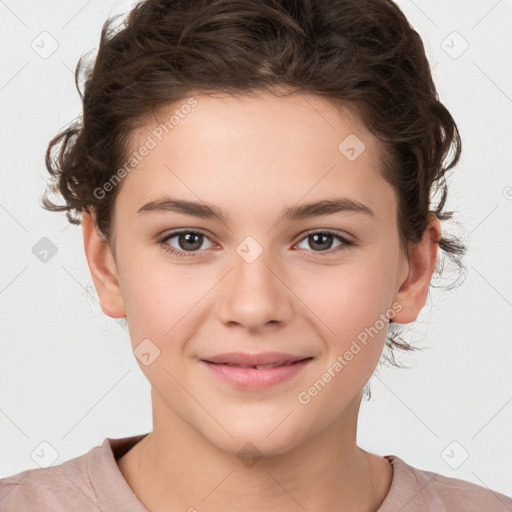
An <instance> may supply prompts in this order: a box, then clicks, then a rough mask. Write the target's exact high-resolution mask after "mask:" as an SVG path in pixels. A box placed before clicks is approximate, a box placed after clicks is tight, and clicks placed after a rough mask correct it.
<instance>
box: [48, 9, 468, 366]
mask: <svg viewBox="0 0 512 512" xmlns="http://www.w3.org/2000/svg"><path fill="white" fill-rule="evenodd" d="M117 18H118V16H114V17H112V18H110V19H108V20H107V21H106V22H105V24H104V25H103V29H102V32H101V40H100V45H99V49H98V52H97V56H96V59H95V62H94V66H89V67H87V69H86V70H85V87H84V93H83V94H82V93H81V91H80V86H79V80H80V77H81V74H82V72H83V71H84V68H83V64H84V58H83V56H82V57H81V58H80V59H79V61H78V64H77V67H76V72H75V80H76V87H77V89H78V92H79V94H80V97H81V99H82V102H83V115H82V116H81V118H77V119H75V120H74V121H73V122H72V123H70V125H69V126H68V127H67V128H65V129H64V130H63V131H62V132H61V133H59V134H58V135H56V136H55V137H54V138H53V139H52V140H51V142H50V143H49V146H48V149H47V152H46V167H47V169H48V172H49V173H50V175H51V178H52V179H51V182H50V183H49V185H48V189H47V190H46V192H45V194H44V196H43V198H42V206H43V208H45V209H47V210H51V211H66V215H67V218H68V220H69V221H70V222H71V223H72V224H80V221H81V215H82V212H83V211H87V212H89V213H91V212H94V214H95V222H96V226H97V229H98V231H99V233H100V234H101V235H102V236H103V238H104V240H105V241H106V242H107V243H109V244H110V245H111V247H112V244H113V240H112V238H113V232H112V213H113V209H114V205H115V200H116V197H117V194H118V193H119V190H120V188H121V187H120V186H118V187H111V190H109V193H108V194H106V195H105V197H103V196H101V197H98V194H96V193H95V190H97V189H98V188H99V187H103V186H104V184H105V183H106V182H107V181H108V180H109V179H111V178H112V176H113V175H114V174H115V172H116V170H117V169H119V168H120V167H121V166H122V163H123V161H125V160H126V155H127V153H128V148H129V145H130V136H131V135H132V134H133V133H134V130H136V129H137V128H138V127H139V126H141V125H142V123H143V121H144V120H145V119H147V117H148V115H152V114H156V113H157V112H158V111H159V109H160V108H164V107H165V106H166V105H169V104H172V103H175V102H177V101H180V100H183V99H184V98H186V97H187V96H188V95H190V94H191V92H194V91H201V92H206V93H207V91H213V92H227V93H229V94H232V95H236V94H239V93H240V94H244V93H245V94H246V93H250V92H254V91H256V92H257V91H270V92H275V90H277V89H278V88H280V87H285V88H288V89H290V90H293V91H298V92H307V93H314V94H317V95H320V96H322V97H324V98H326V99H328V100H329V101H330V102H331V103H332V104H333V105H338V106H340V105H345V106H348V107H353V108H354V109H355V110H356V112H357V113H358V114H359V116H360V118H361V120H362V121H363V123H364V124H365V126H366V127H367V128H368V129H369V130H370V131H371V133H372V134H373V135H374V136H375V137H377V138H378V139H379V140H380V141H382V142H383V143H384V147H385V158H384V159H383V162H382V164H383V165H382V167H383V169H382V173H383V176H384V177H385V179H386V180H387V181H388V182H389V183H390V184H391V185H392V186H393V187H395V189H396V191H397V192H398V197H399V201H398V214H397V217H398V218H397V225H398V230H399V234H400V240H401V244H402V247H403V249H404V250H405V251H406V254H408V248H409V244H410V243H412V244H414V243H417V242H419V241H420V240H421V238H422V235H423V233H424V231H425V229H426V226H427V223H428V217H429V213H430V212H433V213H435V215H436V216H437V217H438V218H439V219H440V220H447V219H451V218H452V216H453V212H446V211H443V208H444V206H445V203H446V199H447V184H446V180H445V174H446V172H447V171H448V170H449V169H451V168H452V167H453V166H454V165H455V164H456V163H457V161H458V160H459V156H460V150H461V141H460V136H459V132H458V130H457V126H456V124H455V121H454V120H453V118H452V116H451V115H450V113H449V112H448V110H447V109H446V108H445V106H444V105H443V104H442V103H441V102H440V101H439V97H438V94H437V91H436V88H435V85H434V83H433V79H432V76H431V70H430V66H429V63H428V60H427V57H426V55H425V50H424V47H423V43H422V41H421V38H420V36H419V35H418V33H417V32H416V31H415V30H414V29H413V28H412V27H411V25H410V24H409V22H408V21H407V19H406V17H405V16H404V14H403V13H402V12H401V10H400V9H399V8H398V7H397V6H396V5H395V4H394V3H393V2H392V1H391V0H294V1H289V0H186V1H185V0H146V1H143V2H140V3H138V4H137V5H136V6H135V7H134V8H133V9H132V11H130V13H129V15H128V16H127V18H126V19H125V20H124V26H123V27H122V28H121V29H119V27H117V28H116V27H115V23H114V21H115V20H116V19H117ZM439 192H440V199H439V201H438V204H437V206H436V207H435V208H434V209H432V210H431V209H430V208H431V202H432V201H433V197H434V196H435V194H437V193H439ZM49 193H57V194H60V195H61V196H62V197H63V198H64V200H65V204H64V205H58V204H55V203H54V202H52V201H51V200H50V199H49V197H48V194H49ZM72 214H74V215H72ZM437 243H438V244H439V247H440V248H441V249H442V250H443V251H444V253H445V255H447V256H449V258H450V259H451V260H452V262H455V264H456V266H457V268H458V270H459V271H461V272H462V273H464V266H463V265H462V262H461V257H462V256H463V254H464V253H465V252H466V247H465V245H464V244H463V243H462V242H461V241H460V240H459V239H458V238H456V237H450V236H447V235H445V234H443V236H442V237H441V238H440V239H439V240H438V241H437ZM443 262H444V256H443V259H442V261H438V266H437V268H436V272H437V275H440V269H441V270H442V266H443ZM431 286H432V284H431ZM402 328H403V326H401V325H400V324H396V323H392V324H390V326H389V329H388V337H387V340H386V347H387V349H388V351H387V353H386V354H385V359H386V360H387V361H390V362H391V363H392V364H394V365H395V366H400V365H399V364H397V363H396V361H395V358H394V352H393V349H395V348H397V349H403V350H413V349H416V348H417V347H414V346H412V345H411V344H409V343H407V342H406V341H405V340H404V339H403V337H402V334H403V332H404V331H403V329H402Z"/></svg>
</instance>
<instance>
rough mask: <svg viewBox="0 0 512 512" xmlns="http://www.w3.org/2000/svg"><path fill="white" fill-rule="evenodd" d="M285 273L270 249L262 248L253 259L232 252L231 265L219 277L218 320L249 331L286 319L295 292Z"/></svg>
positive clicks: (278, 323)
mask: <svg viewBox="0 0 512 512" xmlns="http://www.w3.org/2000/svg"><path fill="white" fill-rule="evenodd" d="M286 274H287V273H286V271H285V270H283V268H282V265H280V264H279V262H278V261H277V260H276V259H275V258H273V257H272V254H271V251H267V250H263V251H262V252H261V254H259V255H258V256H257V257H256V259H254V260H253V259H252V258H247V257H246V256H245V255H244V253H243V252H240V253H238V252H235V254H234V256H233V269H232V271H231V272H230V273H229V274H228V275H227V276H226V278H225V279H223V281H222V283H223V284H222V289H221V293H222V298H221V299H220V305H219V310H218V314H219V317H220V319H221V321H222V322H223V323H224V324H226V325H239V326H242V327H244V328H245V329H247V330H248V331H251V332H256V331H259V330H261V329H268V328H270V327H272V328H275V327H278V326H279V325H283V324H286V323H287V322H289V321H290V319H291V318H292V315H293V303H292V298H293V296H294V295H293V292H292V291H291V289H290V287H289V285H288V284H287V280H288V279H287V276H286Z"/></svg>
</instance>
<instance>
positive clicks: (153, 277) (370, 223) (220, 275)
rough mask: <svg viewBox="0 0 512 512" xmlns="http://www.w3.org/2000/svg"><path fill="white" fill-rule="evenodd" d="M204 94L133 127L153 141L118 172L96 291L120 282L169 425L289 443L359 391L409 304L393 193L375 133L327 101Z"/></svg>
mask: <svg viewBox="0 0 512 512" xmlns="http://www.w3.org/2000/svg"><path fill="white" fill-rule="evenodd" d="M193 97H194V99H195V101H197V104H196V105H195V106H194V108H191V109H188V108H187V109H182V110H181V112H182V113H183V112H185V111H186V112H188V113H187V114H186V115H185V114H182V115H181V116H178V117H179V121H178V122H177V123H176V124H174V125H173V128H172V130H169V133H168V134H166V133H165V131H164V132H163V136H162V134H161V132H162V130H161V129H160V130H158V126H159V125H158V122H157V121H155V120H154V119H152V120H151V121H148V122H147V124H146V125H145V126H144V127H143V129H140V130H138V131H137V132H136V133H135V134H134V138H133V140H132V146H131V148H132V150H133V151H137V150H139V149H140V148H142V147H143V146H145V145H146V147H149V146H152V147H151V148H150V149H149V150H148V151H145V150H143V151H141V152H140V153H147V154H145V156H143V158H141V160H140V162H139V163H138V164H137V166H136V167H135V168H134V169H133V170H132V171H131V172H130V173H129V174H128V175H127V176H126V177H125V178H123V181H122V183H121V185H120V186H121V189H120V192H119V195H118V198H117V201H116V206H115V216H114V231H115V263H113V267H112V268H113V269H114V270H113V274H114V275H115V278H116V280H117V282H118V291H117V292H116V290H115V289H114V288H111V289H110V291H105V290H103V291H102V292H101V294H103V297H104V301H103V300H102V303H103V304H104V303H106V301H107V294H114V293H118V294H119V304H121V306H120V309H121V310H122V311H120V312H119V313H120V315H123V313H125V314H126V317H127V321H128V326H129V331H130V337H131V343H132V346H133V349H134V351H135V354H136V355H137V357H138V359H137V360H138V361H139V365H140V367H141V369H142V371H143V372H144V374H145V375H146V377H147V378H148V380H149V382H150V383H151V386H152V391H153V393H152V396H153V407H154V415H155V418H159V420H158V421H159V423H158V425H159V428H160V427H161V426H162V425H165V422H166V421H167V422H168V423H169V424H172V422H175V421H179V422H182V424H184V425H187V426H188V427H189V428H191V429H193V430H194V431H196V432H198V433H199V434H201V435H202V436H203V437H204V438H206V439H207V440H208V441H209V442H211V443H212V444H214V445H216V446H218V447H221V448H222V449H225V450H229V451H232V452H236V451H237V450H239V449H240V448H241V447H242V446H244V445H245V444H246V443H248V442H251V443H252V444H253V445H255V446H256V447H257V448H258V449H259V450H260V451H261V452H263V453H266V454H277V453H283V452H286V451H288V450H291V449H292V448H294V447H295V446H297V445H299V444H300V443H303V442H305V441H306V440H308V439H311V438H313V437H314V436H316V435H318V434H320V433H321V432H323V431H326V429H328V428H330V427H332V426H333V425H335V424H338V425H339V422H340V421H342V419H343V418H344V417H346V416H347V415H348V414H349V412H350V411H349V409H350V407H354V404H358V402H359V398H360V396H361V391H362V389H363V387H364V385H365V384H366V382H367V381H368V379H369V378H370V376H371V374H372V372H373V370H374V369H375V367H376V365H377V363H378V361H379V358H380V355H381V352H382V349H383V345H384V342H385V338H386V329H387V325H388V323H387V321H388V319H389V318H393V317H394V316H395V318H394V319H395V321H396V320H397V316H396V315H395V313H396V314H398V312H399V311H400V310H401V309H402V307H403V305H402V303H401V301H400V295H399V293H398V292H399V290H400V286H401V284H402V283H403V282H404V281H405V279H406V278H407V276H408V263H407V260H406V258H405V256H404V255H403V254H402V253H401V251H400V244H399V236H398V230H397V224H396V215H397V211H396V208H397V196H396V193H395V191H394V190H393V188H392V187H391V186H390V185H389V184H388V183H387V182H386V181H385V180H384V179H383V178H382V176H381V174H380V172H381V168H382V163H381V162H382V147H381V146H380V145H379V143H378V141H377V140H376V138H375V137H374V136H373V135H372V134H371V133H369V132H368V131H367V130H366V129H365V128H364V127H363V125H362V124H361V123H360V122H359V120H358V118H357V116H355V115H350V113H349V112H348V111H346V112H343V111H342V112H341V113H340V112H339V111H338V110H336V109H335V108H334V106H333V105H331V104H330V103H329V102H327V101H326V100H324V99H322V98H319V97H317V96H314V95H305V94H297V95H292V96H286V97H277V96H274V95H272V94H270V93H260V94H258V95H253V96H244V97H239V98H234V97H231V96H228V95H222V94H217V95H216V96H215V97H210V96H206V95H201V94H197V95H194V96H193ZM185 103H186V101H185V100H184V102H183V104H185ZM180 105H181V104H180ZM180 105H173V106H172V108H170V110H169V113H168V115H167V119H168V118H169V116H170V115H171V114H172V112H173V111H174V110H176V109H178V110H179V109H180ZM178 117H177V118H176V119H178ZM155 130H156V131H155ZM155 133H156V134H159V135H158V136H157V135H155ZM148 136H150V137H151V139H152V140H153V142H154V144H153V143H151V142H148V141H149V139H148ZM347 137H348V138H347ZM159 138H161V140H159ZM153 146H154V147H153ZM166 201H167V203H166ZM172 201H174V203H173V202H172ZM180 201H181V202H185V201H186V202H189V203H194V204H195V205H196V206H191V205H190V204H189V205H188V206H186V205H183V204H181V205H180V204H179V203H178V202H180ZM325 201H329V202H330V203H323V206H322V204H321V205H319V206H317V207H316V208H315V207H309V208H305V207H304V208H303V207H302V206H303V205H310V204H313V203H321V202H325ZM333 205H336V206H333ZM354 205H356V206H354ZM207 206H208V207H209V208H207ZM212 212H214V213H216V214H218V215H212ZM220 212H222V215H220ZM285 213H288V215H285ZM293 213H295V214H293ZM112 261H113V262H114V260H112ZM123 316H124V315H123ZM233 353H238V354H240V353H241V354H242V355H241V356H239V357H241V358H242V359H236V356H233ZM268 353H279V354H280V355H275V354H274V355H272V354H270V355H268ZM226 354H228V355H227V356H226ZM251 355H256V356H262V357H266V356H268V359H261V360H257V359H250V358H249V356H251ZM286 359H289V360H293V361H299V360H303V359H305V361H303V362H299V363H295V364H293V365H290V364H284V363H285V360H286ZM213 360H215V361H213ZM205 361H211V362H205ZM222 362H224V363H229V364H235V365H236V364H238V365H240V364H244V363H245V365H248V364H249V363H252V362H259V363H260V364H264V363H265V362H267V363H272V362H273V363H274V364H277V363H279V366H280V367H278V368H273V369H258V368H246V369H244V368H241V367H234V366H229V364H221V363H222ZM154 428H156V423H155V424H154ZM162 428H163V427H162Z"/></svg>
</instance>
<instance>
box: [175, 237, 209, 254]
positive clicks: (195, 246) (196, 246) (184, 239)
mask: <svg viewBox="0 0 512 512" xmlns="http://www.w3.org/2000/svg"><path fill="white" fill-rule="evenodd" d="M202 236H203V235H200V234H199V233H183V234H181V235H180V236H179V239H178V240H179V244H180V247H183V246H182V243H184V244H185V247H187V245H186V244H192V247H190V246H189V247H188V250H190V251H194V250H197V249H199V248H200V247H201V241H202V240H201V238H202ZM194 238H196V239H198V240H199V241H198V240H196V241H195V243H194V241H193V239H194ZM185 250H187V249H185Z"/></svg>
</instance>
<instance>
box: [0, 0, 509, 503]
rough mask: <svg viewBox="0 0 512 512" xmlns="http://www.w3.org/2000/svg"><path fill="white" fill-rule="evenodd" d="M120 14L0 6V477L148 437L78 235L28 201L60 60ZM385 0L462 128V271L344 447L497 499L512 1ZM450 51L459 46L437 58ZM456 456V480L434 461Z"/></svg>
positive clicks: (146, 409)
mask: <svg viewBox="0 0 512 512" xmlns="http://www.w3.org/2000/svg"><path fill="white" fill-rule="evenodd" d="M131 5H132V2H120V1H118V2H112V1H111V2H100V1H99V0H89V2H85V1H83V0H73V1H67V2H60V1H57V0H52V1H46V2H35V1H22V0H17V1H14V0H6V1H1V2H0V38H1V46H0V47H1V48H2V53H1V70H2V72H1V75H0V105H1V113H2V115H1V134H0V159H1V177H0V179H1V184H2V185H1V189H0V223H1V224H0V225H1V229H0V235H1V245H0V247H1V251H0V252H1V258H2V259H1V266H0V269H1V273H0V308H1V345H0V350H1V352H0V448H1V450H0V477H4V476H8V475H12V474H15V473H17V472H19V471H22V470H24V469H29V468H35V467H38V466H37V463H36V462H35V461H34V460H33V459H32V458H31V453H32V452H33V450H34V449H35V448H36V447H37V446H38V445H39V444H40V443H41V442H42V441H47V442H49V443H50V444H51V445H52V446H53V447H54V448H55V449H56V450H57V452H58V459H57V460H56V462H55V463H54V464H59V463H61V462H63V461H65V460H68V459H70V458H72V457H76V456H78V455H82V454H83V453H85V452H87V451H88V450H90V449H91V448H92V447H93V446H96V445H99V444H101V443H102V441H103V440H104V438H105V437H113V438H115V437H125V436H129V435H135V434H140V433H145V432H149V431H150V430H151V428H152V420H151V403H150V395H149V390H150V387H149V384H148V382H147V381H146V379H145V377H144V375H143V373H142V372H141V371H140V369H139V366H138V365H137V362H136V359H135V357H134V355H133V353H132V352H131V346H130V343H129V337H128V333H127V331H126V328H125V326H124V325H123V323H122V322H120V321H118V320H114V319H111V318H109V317H107V316H105V315H104V314H103V313H102V312H101V310H100V307H99V304H98V302H97V296H96V292H95V290H94V287H93V285H92V279H91V277H90V274H89V269H88V267H87V262H86V259H85V255H84V250H83V245H82V231H81V227H75V226H68V222H67V220H66V217H65V215H64V214H57V213H51V212H47V211H45V210H43V209H42V208H41V207H40V206H39V199H40V196H41V194H42V192H43V190H44V186H45V179H46V178H47V172H46V169H45V167H44V152H45V150H46V147H47V144H48V142H49V140H50V138H51V137H52V136H53V135H55V134H56V133H57V132H58V131H59V130H60V129H61V128H62V127H63V126H64V125H65V124H67V123H68V122H69V121H71V120H72V119H73V118H74V117H75V116H77V115H78V114H79V112H80V107H81V105H80V101H79V97H78V93H77V92H76V89H75V84H74V74H73V71H74V68H75V65H76V62H77V60H78V58H79V57H80V55H82V54H84V53H85V52H87V51H89V50H94V49H95V48H96V47H97V44H98V42H99V34H100V29H101V26H102V24H103V22H104V21H105V19H106V18H107V17H108V16H110V15H112V14H117V13H120V12H126V11H127V10H129V9H130V7H131ZM399 5H400V6H401V7H402V8H403V10H404V11H405V13H406V15H407V16H408V18H409V20H410V21H411V23H412V24H413V26H414V27H415V28H416V29H417V30H418V31H419V33H420V34H421V36H422V37H423V39H424V43H425V46H426V49H427V54H428V57H429V59H430V62H431V65H432V67H433V74H434V79H435V81H436V84H437V86H438V90H439V94H440V97H441V100H442V101H443V102H444V103H445V104H446V106H447V107H448V109H449V110H450V111H451V113H452V115H453V116H454V118H455V120H456V122H457V123H458V126H459V128H460V131H461V135H462V140H463V156H462V159H461V162H460V163H459V165H458V166H457V167H456V168H455V171H454V172H453V173H452V174H451V177H450V180H449V181H450V187H451V188H450V195H449V202H448V209H454V210H456V211H457V219H458V220H459V221H460V223H461V226H462V229H456V228H457V227H456V226H453V227H451V228H450V226H447V228H450V229H456V231H455V232H456V233H458V234H460V235H461V236H462V237H463V239H464V240H465V241H466V243H468V245H469V251H468V254H467V256H466V258H465V264H466V267H467V277H466V279H465V281H464V283H463V284H462V285H461V286H460V287H459V288H456V289H455V290H453V291H437V290H433V292H432V293H431V296H430V298H429V301H428V303H427V306H426V307H425V309H424V311H423V312H422V314H421V316H420V318H419V320H418V322H417V324H416V325H415V327H414V329H413V331H412V332H411V334H410V335H411V336H413V342H414V343H415V344H416V345H419V346H422V347H425V348H424V350H423V351H421V352H420V353H417V354H415V355H414V356H408V357H402V358H401V360H402V361H403V362H404V363H406V364H408V365H409V366H410V369H406V370H397V369H387V368H384V369H382V370H381V371H380V372H379V373H378V374H376V375H375V376H374V377H373V379H372V381H371V382H372V399H371V401H370V402H366V401H363V405H362V410H361V415H360V422H359V433H358V443H359V445H360V446H361V447H363V448H365V449H367V450H370V451H373V452H374V453H378V454H381V455H385V454H395V455H398V456H399V457H401V458H403V459H404V460H405V461H406V462H408V463H409V464H411V465H413V466H416V467H418V468H421V469H427V470H430V471H434V472H439V473H441V474H443V475H447V476H451V477H457V478H462V479H464V480H469V481H471V482H475V483H477V484H480V485H485V486H488V487H490V488H491V489H494V490H496V491H499V492H502V493H505V494H508V495H511V494H512V479H511V478H510V475H512V439H511V432H512V430H511V426H512V378H511V376H510V375H511V373H510V365H511V356H512V286H511V285H512V266H511V263H510V262H511V261H512V258H511V256H512V236H511V235H512V229H511V221H512V200H511V198H512V188H511V187H512V173H511V168H512V152H511V146H512V144H511V141H512V128H511V123H510V120H511V113H512V60H511V58H510V55H511V54H512V52H511V50H512V48H511V46H512V44H511V43H512V38H511V35H510V34H511V32H510V26H511V19H512V17H511V15H512V2H511V1H510V0H501V1H496V0H479V1H476V0H473V1H467V0H457V1H454V0H452V1H450V2H446V1H445V0H435V1H433V0H430V1H427V0H416V1H415V2H413V1H411V0H401V1H400V2H399ZM43 31H46V32H48V33H49V34H51V37H52V38H54V39H55V40H56V41H57V43H58V48H57V49H56V51H55V52H54V53H53V54H52V55H51V56H49V57H48V58H46V59H43V58H41V57H40V56H39V55H38V54H37V53H36V52H35V51H34V50H33V49H32V48H31V43H32V41H34V40H36V43H37V41H39V39H37V38H38V37H40V36H39V35H40V33H41V32H43ZM454 31H455V32H457V33H458V34H459V35H457V34H455V35H454V34H453V32H454ZM45 37H47V36H45ZM461 37H462V38H463V39H461ZM464 40H465V41H467V43H468V44H469V47H468V49H467V50H466V51H465V52H464V53H462V54H461V55H460V56H458V58H453V57H454V56H456V54H458V53H460V51H461V50H462V49H463V46H462V45H464ZM48 41H49V40H48ZM443 41H444V42H443ZM46 48H49V46H46ZM445 50H446V51H445ZM447 52H448V53H447ZM449 53H451V55H449ZM507 187H508V188H507ZM42 237H48V238H49V239H50V240H51V241H52V242H53V243H54V244H55V245H56V247H57V249H58V252H57V254H56V255H55V256H54V257H53V258H51V259H50V260H49V261H48V262H47V263H42V262H41V261H40V260H39V259H38V258H37V257H36V256H35V255H34V254H33V253H32V247H33V246H34V245H35V244H36V243H37V242H38V241H39V240H40V239H41V238H42ZM453 441H456V443H458V444H455V445H453V444H452V445H450V443H452V442H453ZM449 445H450V447H449V448H448V450H447V451H445V448H446V447H447V446H449ZM452 450H453V451H452ZM466 452H467V454H468V458H467V460H466V461H464V462H463V463H462V464H461V465H460V466H459V467H458V468H457V469H453V468H452V467H450V465H449V464H448V463H447V461H449V462H450V463H451V465H452V466H455V465H458V464H459V463H460V462H461V461H462V460H463V456H464V454H465V453H466ZM443 453H444V454H445V455H444V457H443V455H442V454H443ZM446 454H448V456H446ZM450 456H451V457H450Z"/></svg>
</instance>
